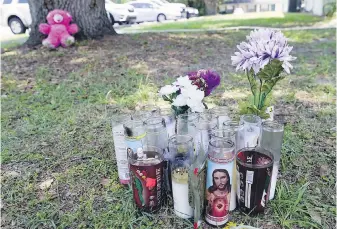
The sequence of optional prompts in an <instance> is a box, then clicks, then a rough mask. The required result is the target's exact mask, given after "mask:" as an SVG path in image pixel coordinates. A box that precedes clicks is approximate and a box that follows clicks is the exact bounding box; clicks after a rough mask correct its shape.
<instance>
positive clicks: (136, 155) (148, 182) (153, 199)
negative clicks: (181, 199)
mask: <svg viewBox="0 0 337 229" xmlns="http://www.w3.org/2000/svg"><path fill="white" fill-rule="evenodd" d="M128 157H129V164H130V173H131V184H132V191H133V198H134V201H135V204H136V206H137V208H139V209H141V210H143V211H147V212H155V211H157V210H159V209H160V207H161V204H162V183H163V157H162V153H161V149H159V148H157V147H154V146H148V145H145V146H143V151H142V153H140V152H135V151H131V152H130V153H129V155H128Z"/></svg>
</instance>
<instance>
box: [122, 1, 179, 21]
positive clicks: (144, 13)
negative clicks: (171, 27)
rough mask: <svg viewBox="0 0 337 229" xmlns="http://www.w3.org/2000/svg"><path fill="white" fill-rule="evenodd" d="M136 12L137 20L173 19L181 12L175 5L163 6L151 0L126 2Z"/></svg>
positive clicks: (177, 17)
mask: <svg viewBox="0 0 337 229" xmlns="http://www.w3.org/2000/svg"><path fill="white" fill-rule="evenodd" d="M126 4H129V5H132V6H133V7H134V8H135V12H136V13H137V19H136V21H137V22H148V21H158V22H163V21H165V20H175V19H180V18H181V12H180V11H179V10H177V9H176V8H175V7H163V6H161V5H159V4H156V3H155V2H153V1H147V0H138V1H132V2H128V3H126Z"/></svg>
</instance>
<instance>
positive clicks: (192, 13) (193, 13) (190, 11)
mask: <svg viewBox="0 0 337 229" xmlns="http://www.w3.org/2000/svg"><path fill="white" fill-rule="evenodd" d="M198 16H199V10H198V9H196V8H193V7H187V8H186V18H191V17H198Z"/></svg>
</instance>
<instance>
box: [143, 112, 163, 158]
mask: <svg viewBox="0 0 337 229" xmlns="http://www.w3.org/2000/svg"><path fill="white" fill-rule="evenodd" d="M144 126H145V130H146V141H147V144H148V145H152V146H156V147H158V148H160V149H161V150H162V152H166V151H167V147H168V136H167V129H166V125H165V120H164V119H163V118H162V117H161V116H151V117H150V118H148V119H146V120H145V121H144ZM164 156H165V155H164Z"/></svg>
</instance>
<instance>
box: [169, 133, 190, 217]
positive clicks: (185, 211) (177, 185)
mask: <svg viewBox="0 0 337 229" xmlns="http://www.w3.org/2000/svg"><path fill="white" fill-rule="evenodd" d="M169 151H170V155H173V159H172V163H171V164H172V167H171V180H172V194H173V203H174V212H175V214H176V215H177V216H179V217H181V218H191V217H193V208H192V206H191V205H190V203H189V189H190V187H189V182H188V181H189V175H188V173H189V168H190V164H191V158H192V157H193V156H192V155H193V138H192V137H191V136H189V135H173V136H172V137H171V138H170V140H169Z"/></svg>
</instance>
